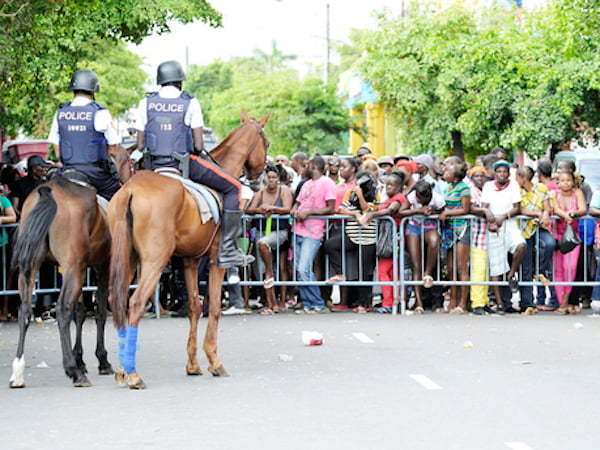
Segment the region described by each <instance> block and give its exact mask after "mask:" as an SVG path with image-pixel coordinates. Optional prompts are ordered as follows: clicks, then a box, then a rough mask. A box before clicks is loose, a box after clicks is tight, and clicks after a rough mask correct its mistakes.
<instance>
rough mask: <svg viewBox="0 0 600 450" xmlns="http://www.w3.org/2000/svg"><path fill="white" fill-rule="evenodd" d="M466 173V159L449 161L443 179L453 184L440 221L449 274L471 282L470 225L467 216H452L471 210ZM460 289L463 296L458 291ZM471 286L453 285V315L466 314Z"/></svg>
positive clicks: (457, 279) (452, 277) (451, 291)
mask: <svg viewBox="0 0 600 450" xmlns="http://www.w3.org/2000/svg"><path fill="white" fill-rule="evenodd" d="M466 175H467V165H466V164H465V163H464V162H462V161H461V162H459V163H456V164H448V165H447V167H446V170H445V171H444V180H445V181H446V182H447V183H448V184H449V185H450V188H449V189H448V192H447V193H446V197H445V198H444V201H445V202H446V209H444V211H442V213H441V214H440V216H439V218H438V220H439V221H440V222H446V223H445V224H444V226H443V231H444V235H443V238H442V247H444V248H446V249H448V277H449V279H450V280H452V281H463V282H466V281H469V273H468V269H467V267H468V264H469V254H470V244H471V227H470V222H469V220H468V219H453V218H451V217H452V216H463V215H466V214H468V213H469V211H470V209H471V189H470V188H469V186H468V185H467V184H466V183H465V182H464V181H463V180H464V178H465V176H466ZM459 292H460V296H459V295H458V293H459ZM468 294H469V287H468V286H466V285H463V286H454V285H452V286H451V287H450V305H449V306H448V309H449V311H450V314H466V312H467V298H468Z"/></svg>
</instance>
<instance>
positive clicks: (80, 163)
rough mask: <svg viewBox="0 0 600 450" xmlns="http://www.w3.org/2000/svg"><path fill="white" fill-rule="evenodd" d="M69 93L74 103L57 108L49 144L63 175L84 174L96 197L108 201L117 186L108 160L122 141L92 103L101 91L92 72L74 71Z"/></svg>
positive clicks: (107, 117)
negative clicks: (94, 190) (69, 173)
mask: <svg viewBox="0 0 600 450" xmlns="http://www.w3.org/2000/svg"><path fill="white" fill-rule="evenodd" d="M69 90H71V91H73V94H74V97H73V100H72V101H70V102H67V103H63V104H61V105H60V106H59V108H58V111H57V112H56V114H55V115H54V119H53V120H52V126H51V128H50V134H49V136H48V141H50V142H51V143H52V144H54V145H55V152H56V156H58V158H59V159H60V162H61V163H62V165H63V173H67V172H69V171H74V172H79V173H82V174H84V175H85V177H86V181H88V182H89V183H90V184H91V185H92V186H94V187H95V188H96V190H97V191H98V194H99V195H101V196H102V197H104V198H106V199H107V200H110V199H111V198H112V196H113V195H114V194H115V192H117V190H118V189H119V187H120V182H119V179H118V177H117V175H116V171H112V170H111V166H110V162H109V156H110V155H114V154H115V151H116V146H117V145H118V144H120V141H121V140H120V139H119V135H118V133H117V131H116V130H115V128H114V127H113V126H112V118H111V116H110V112H109V111H108V110H107V109H106V108H105V107H104V106H103V105H101V104H99V103H96V102H95V101H94V93H96V92H98V91H99V90H100V84H99V83H98V77H97V76H96V74H95V73H94V72H93V71H91V70H77V71H75V72H74V73H73V76H72V77H71V83H70V85H69Z"/></svg>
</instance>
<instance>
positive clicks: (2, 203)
mask: <svg viewBox="0 0 600 450" xmlns="http://www.w3.org/2000/svg"><path fill="white" fill-rule="evenodd" d="M3 194H4V187H3V186H2V185H0V224H2V225H4V224H8V223H15V222H16V221H17V213H16V212H15V209H14V208H13V206H12V204H11V202H10V200H9V199H8V198H7V197H5V196H4V195H3ZM7 244H8V233H7V232H6V230H5V229H4V228H2V231H0V248H1V247H4V246H5V245H7ZM4 254H6V253H4ZM2 264H4V267H2V268H1V269H2V270H6V271H8V261H2ZM7 288H8V286H5V285H3V286H2V287H1V289H7ZM8 301H9V297H8V296H7V295H4V296H3V304H2V306H1V307H0V322H1V321H4V320H8V313H9V310H8Z"/></svg>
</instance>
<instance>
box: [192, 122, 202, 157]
mask: <svg viewBox="0 0 600 450" xmlns="http://www.w3.org/2000/svg"><path fill="white" fill-rule="evenodd" d="M192 137H193V138H194V148H195V149H196V152H198V153H201V152H202V150H204V129H203V128H202V127H199V128H192Z"/></svg>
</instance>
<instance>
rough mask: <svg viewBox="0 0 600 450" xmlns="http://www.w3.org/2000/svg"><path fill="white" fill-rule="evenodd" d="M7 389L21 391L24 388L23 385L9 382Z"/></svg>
mask: <svg viewBox="0 0 600 450" xmlns="http://www.w3.org/2000/svg"><path fill="white" fill-rule="evenodd" d="M8 387H9V388H11V389H21V388H24V387H25V383H17V382H16V381H9V382H8Z"/></svg>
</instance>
